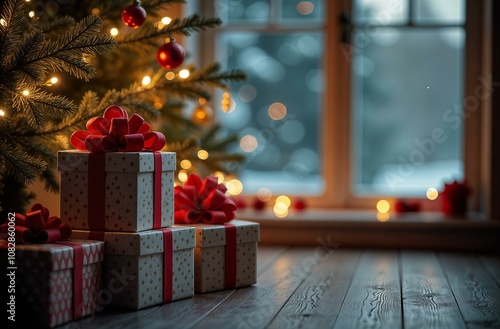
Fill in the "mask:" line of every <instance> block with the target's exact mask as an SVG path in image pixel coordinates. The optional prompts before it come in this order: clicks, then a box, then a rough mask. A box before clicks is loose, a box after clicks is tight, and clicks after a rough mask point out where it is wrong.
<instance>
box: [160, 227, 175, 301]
mask: <svg viewBox="0 0 500 329" xmlns="http://www.w3.org/2000/svg"><path fill="white" fill-rule="evenodd" d="M160 231H162V232H163V303H168V302H171V301H172V285H173V278H172V276H173V267H174V264H173V254H174V246H173V238H172V230H169V229H167V228H162V229H160Z"/></svg>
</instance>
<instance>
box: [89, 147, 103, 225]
mask: <svg viewBox="0 0 500 329" xmlns="http://www.w3.org/2000/svg"><path fill="white" fill-rule="evenodd" d="M105 164H106V157H105V154H104V153H90V154H89V165H88V166H89V167H88V179H87V189H88V191H87V193H88V203H89V204H88V205H87V206H88V208H87V211H88V223H89V230H92V231H93V230H95V231H104V229H105V226H104V219H105V218H104V211H105V191H106V181H105V177H106V174H105V172H104V169H105Z"/></svg>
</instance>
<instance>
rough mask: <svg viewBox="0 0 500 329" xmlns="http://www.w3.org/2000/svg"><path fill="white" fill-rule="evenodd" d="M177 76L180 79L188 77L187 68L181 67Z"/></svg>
mask: <svg viewBox="0 0 500 329" xmlns="http://www.w3.org/2000/svg"><path fill="white" fill-rule="evenodd" d="M179 76H180V77H181V78H182V79H186V78H187V77H189V70H186V69H182V70H180V71H179Z"/></svg>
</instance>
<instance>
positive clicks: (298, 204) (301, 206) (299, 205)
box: [293, 199, 307, 211]
mask: <svg viewBox="0 0 500 329" xmlns="http://www.w3.org/2000/svg"><path fill="white" fill-rule="evenodd" d="M293 208H294V209H295V210H297V211H303V210H305V209H306V208H307V204H306V200H304V199H297V200H295V202H294V203H293Z"/></svg>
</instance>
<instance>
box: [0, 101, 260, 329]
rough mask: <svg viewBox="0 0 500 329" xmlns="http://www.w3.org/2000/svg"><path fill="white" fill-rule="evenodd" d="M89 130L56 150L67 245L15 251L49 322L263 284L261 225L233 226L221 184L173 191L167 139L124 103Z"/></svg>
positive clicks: (232, 207) (91, 123)
mask: <svg viewBox="0 0 500 329" xmlns="http://www.w3.org/2000/svg"><path fill="white" fill-rule="evenodd" d="M120 125H126V126H127V129H118V128H117V127H119V126H120ZM87 129H88V131H78V132H76V133H74V134H73V136H72V137H71V142H72V144H73V146H75V147H76V148H77V150H71V151H61V152H59V153H58V168H59V170H60V186H61V188H60V201H61V202H60V205H61V210H60V214H61V220H62V221H63V222H64V223H66V224H68V225H69V227H71V229H72V235H71V240H69V241H70V242H68V241H66V240H65V239H64V237H61V240H65V241H55V244H42V245H24V246H21V247H18V249H22V251H23V253H20V254H19V256H18V257H19V258H20V259H22V262H25V263H26V262H27V263H29V264H30V265H31V267H32V268H30V269H29V270H27V271H25V273H26V275H27V276H26V277H23V278H22V279H21V280H23V281H24V280H26V281H29V282H33V279H32V278H31V276H32V275H35V273H36V274H37V275H38V278H37V279H36V280H38V281H43V284H42V283H37V284H38V286H40V287H44V288H43V289H35V290H33V289H28V290H29V292H30V294H31V295H30V294H28V295H29V296H28V295H26V296H27V298H28V299H30V300H36V301H37V302H38V304H37V305H38V306H37V307H38V308H39V309H40V312H39V314H37V317H39V318H43V319H46V320H47V321H45V322H44V323H43V324H44V325H46V326H50V327H53V326H56V325H59V324H62V323H65V322H68V321H70V320H76V319H79V318H81V317H82V316H85V315H88V314H90V313H92V312H94V311H95V310H96V309H100V308H101V307H102V306H107V305H113V306H118V307H124V308H128V309H135V310H137V309H141V308H144V307H149V306H152V305H158V304H163V303H167V302H171V301H175V300H179V299H182V298H187V297H190V296H192V295H194V292H198V293H204V292H209V291H216V290H221V289H232V288H237V287H242V286H248V285H251V284H254V283H255V282H256V248H257V241H258V239H259V229H258V224H255V223H249V222H244V221H238V220H232V219H233V218H234V211H235V210H236V207H235V205H234V203H233V202H232V201H231V200H230V199H229V198H228V197H226V196H225V195H224V193H223V192H225V187H224V185H223V184H218V183H216V178H214V177H211V178H208V179H206V180H205V182H204V183H203V184H201V179H200V178H199V177H198V176H196V175H192V176H193V177H191V176H190V177H189V179H188V182H187V184H186V190H191V192H193V190H196V191H195V192H194V194H189V193H188V195H186V194H184V193H183V192H184V191H185V190H183V187H180V186H178V187H176V188H175V189H174V171H175V165H176V156H175V153H172V152H161V151H160V150H161V148H162V147H163V145H164V143H165V140H164V137H163V135H161V134H159V133H155V132H150V131H149V125H147V124H145V122H144V120H143V119H142V118H140V117H139V116H138V115H133V116H132V117H131V118H130V119H129V118H128V115H127V114H126V112H125V111H123V110H122V109H121V108H119V107H117V106H111V107H110V108H108V109H107V110H106V112H105V113H104V116H103V117H99V118H93V119H91V120H90V121H89V123H87ZM114 129H117V130H118V131H121V133H119V132H118V133H117V132H116V131H115V132H113V130H114ZM104 130H107V132H106V131H104ZM138 135H142V137H140V136H139V137H138ZM192 182H195V183H196V184H194V185H195V186H191V185H193V184H190V183H192ZM200 184H201V185H200ZM174 193H175V210H176V211H175V213H174ZM183 196H184V198H185V197H186V196H187V198H188V199H190V200H188V201H186V200H184V199H183ZM183 200H184V201H183ZM179 202H180V203H179ZM177 210H180V211H177ZM47 216H48V214H47ZM174 218H175V224H176V225H174ZM22 223H24V222H22ZM16 225H17V221H16ZM65 227H66V226H65ZM61 232H62V231H61ZM38 242H40V241H38ZM42 242H47V241H42ZM65 244H66V245H65ZM68 244H70V246H68ZM75 245H76V246H77V247H75ZM80 245H81V246H82V247H78V246H80ZM0 247H1V246H0ZM80 249H83V256H82V255H81V254H82V252H81V250H80ZM91 251H92V252H91ZM44 253H47V256H45V255H44V256H42V257H40V256H39V255H42V254H44ZM33 255H36V257H38V258H37V259H39V261H37V260H36V259H32V256H33ZM77 256H78V257H79V258H82V257H83V260H78V262H77V261H76V260H75V259H76V257H77ZM62 258H64V259H65V261H63V262H61V261H60V259H62ZM76 263H78V264H79V265H78V266H75V264H76ZM34 264H36V266H35V265H34ZM101 264H102V269H101ZM20 265H21V266H22V265H23V264H20ZM24 265H26V264H24ZM34 268H36V269H34ZM21 272H22V271H21ZM70 272H71V273H70ZM101 273H102V280H101ZM36 280H35V281H36ZM38 281H37V282H38ZM61 282H64V284H62V283H61ZM75 282H76V283H78V285H76V284H75ZM33 291H36V292H37V296H33ZM82 295H83V297H82ZM56 296H57V297H56ZM75 296H76V297H77V299H75ZM53 301H56V302H55V304H54V303H53ZM58 303H59V304H58ZM53 304H54V305H53ZM63 304H64V305H65V306H64V307H62V306H60V305H63ZM79 304H81V305H82V306H78V305H79ZM75 305H77V306H75Z"/></svg>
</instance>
